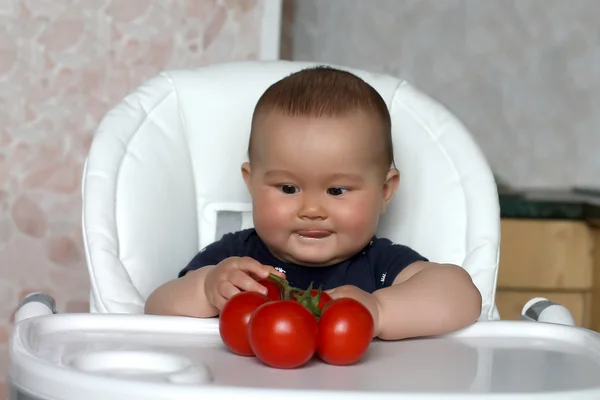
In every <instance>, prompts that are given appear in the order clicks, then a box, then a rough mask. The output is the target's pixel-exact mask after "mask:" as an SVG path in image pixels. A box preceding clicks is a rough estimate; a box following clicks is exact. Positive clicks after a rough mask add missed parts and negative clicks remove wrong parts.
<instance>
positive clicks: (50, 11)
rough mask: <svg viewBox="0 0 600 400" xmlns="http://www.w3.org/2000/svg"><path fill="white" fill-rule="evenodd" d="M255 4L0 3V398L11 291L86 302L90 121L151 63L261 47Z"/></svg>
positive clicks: (75, 305) (72, 306) (66, 306)
mask: <svg viewBox="0 0 600 400" xmlns="http://www.w3.org/2000/svg"><path fill="white" fill-rule="evenodd" d="M265 4H266V3H265V1H259V0H228V1H217V0H168V1H167V0H161V1H152V0H127V1H121V0H60V1H57V0H54V1H44V0H22V1H21V0H3V1H1V2H0V398H2V396H3V393H4V389H3V383H2V382H1V381H2V379H3V378H4V376H5V367H6V340H7V337H8V334H9V331H10V329H11V319H12V314H13V312H14V309H15V307H16V305H17V303H18V301H19V300H20V299H21V298H22V297H23V295H25V294H26V293H28V292H31V291H37V290H43V291H45V292H47V293H50V294H51V295H53V296H54V297H55V298H56V299H57V303H58V309H59V311H61V312H73V311H86V310H87V307H88V278H87V272H86V269H85V261H84V255H83V249H82V238H81V222H80V221H81V219H80V218H81V206H80V185H79V183H80V179H81V170H82V164H83V160H84V158H85V156H86V154H87V150H88V147H89V145H90V141H91V139H92V132H93V130H94V128H95V127H96V126H97V124H98V122H99V120H100V118H101V117H102V116H103V115H104V114H105V113H106V111H108V109H109V108H110V107H112V106H114V105H115V104H116V103H117V102H118V101H119V100H120V99H121V98H122V97H123V96H124V95H126V94H127V93H129V92H130V91H131V90H132V89H134V88H135V87H136V86H137V85H139V84H140V83H141V82H142V81H143V80H145V79H147V78H150V77H152V76H154V75H155V74H156V73H158V71H160V70H162V69H165V68H179V67H197V66H200V65H203V64H207V63H213V62H218V61H226V60H241V59H255V58H257V57H258V56H259V54H261V51H262V53H265V51H264V50H265V49H264V48H261V46H262V43H261V40H265V38H264V36H261V35H262V34H263V32H262V26H263V25H262V24H263V20H262V18H263V15H264V11H265ZM267 50H268V49H267Z"/></svg>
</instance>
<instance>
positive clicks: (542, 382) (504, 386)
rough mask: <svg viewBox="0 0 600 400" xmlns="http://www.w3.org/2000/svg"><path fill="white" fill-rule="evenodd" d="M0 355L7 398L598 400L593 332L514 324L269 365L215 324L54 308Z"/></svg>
mask: <svg viewBox="0 0 600 400" xmlns="http://www.w3.org/2000/svg"><path fill="white" fill-rule="evenodd" d="M10 358H11V364H10V368H9V382H10V383H11V384H12V387H13V391H12V396H13V398H15V399H53V400H72V399H73V400H75V399H76V400H81V399H85V400H100V399H101V400H106V399H111V400H112V399H114V400H118V399H127V400H132V399H133V400H135V399H144V400H154V399H177V400H185V399H196V400H197V399H233V398H243V399H245V400H249V399H256V400H258V399H260V400H269V399H278V400H280V399H300V398H302V399H311V400H319V399H327V400H333V399H336V400H337V399H340V400H341V399H344V400H346V399H347V400H352V399H370V400H371V399H373V400H375V399H391V398H394V399H405V398H418V399H420V398H427V399H453V398H478V399H479V398H482V399H483V398H486V399H487V398H494V399H505V398H506V399H508V398H510V399H521V398H522V399H525V398H528V399H531V398H536V399H542V398H543V399H564V398H566V397H574V398H577V399H579V400H582V399H599V398H600V335H599V334H597V333H595V332H592V331H588V330H585V329H581V328H574V327H568V326H562V325H555V324H545V323H536V322H525V321H522V322H521V321H495V322H479V323H477V324H475V325H473V326H471V327H469V328H467V329H464V330H462V331H460V332H457V333H454V334H451V335H447V336H443V337H435V338H426V339H415V340H403V341H395V342H384V341H378V340H375V341H373V343H372V344H371V346H370V348H369V351H368V353H367V355H366V356H365V357H364V358H363V359H362V360H361V361H360V362H359V363H357V364H355V365H352V366H346V367H336V366H331V365H326V364H324V363H323V362H321V361H318V360H314V361H311V362H310V363H309V364H307V365H305V366H304V367H301V368H299V369H294V370H278V369H273V368H270V367H267V366H265V365H263V364H262V363H261V362H260V361H259V360H257V359H256V358H250V357H240V356H237V355H234V354H232V353H230V352H229V351H228V350H227V349H226V347H225V346H224V345H223V344H222V342H221V339H220V337H219V333H218V321H217V320H216V319H206V320H201V319H193V318H184V317H158V316H145V315H125V314H122V315H119V314H112V315H109V314H58V315H49V316H41V317H34V318H30V319H26V320H23V321H21V322H19V323H18V324H17V325H16V326H15V330H14V332H13V336H12V338H11V348H10ZM242 396H243V397H242Z"/></svg>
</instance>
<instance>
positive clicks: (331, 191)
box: [327, 187, 348, 196]
mask: <svg viewBox="0 0 600 400" xmlns="http://www.w3.org/2000/svg"><path fill="white" fill-rule="evenodd" d="M346 191H348V189H346V188H341V187H332V188H329V189H327V193H328V194H330V195H331V196H341V195H343V194H344V193H346Z"/></svg>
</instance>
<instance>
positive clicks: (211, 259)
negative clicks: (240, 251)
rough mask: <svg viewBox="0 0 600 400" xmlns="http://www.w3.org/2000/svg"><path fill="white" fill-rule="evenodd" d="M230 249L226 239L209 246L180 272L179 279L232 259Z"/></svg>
mask: <svg viewBox="0 0 600 400" xmlns="http://www.w3.org/2000/svg"><path fill="white" fill-rule="evenodd" d="M228 247H229V246H227V238H226V237H223V238H222V239H221V240H218V241H216V242H214V243H211V244H209V245H208V246H206V247H205V248H203V249H202V250H200V252H198V254H196V255H195V256H194V258H192V260H191V261H190V262H189V263H188V265H187V266H186V267H185V268H184V269H182V270H181V271H180V272H179V275H178V277H179V278H181V277H183V276H185V274H187V273H188V272H190V271H195V270H197V269H200V268H202V267H206V266H207V265H217V264H218V263H220V262H221V261H223V260H224V259H226V258H229V257H231V255H230V254H231V251H230V249H229V248H228Z"/></svg>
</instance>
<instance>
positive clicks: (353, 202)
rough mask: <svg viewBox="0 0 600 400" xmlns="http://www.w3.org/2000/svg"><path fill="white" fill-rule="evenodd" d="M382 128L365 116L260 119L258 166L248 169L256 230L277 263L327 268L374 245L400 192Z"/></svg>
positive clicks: (275, 115) (256, 149)
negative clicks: (389, 206)
mask: <svg viewBox="0 0 600 400" xmlns="http://www.w3.org/2000/svg"><path fill="white" fill-rule="evenodd" d="M375 129H377V125H376V123H375V122H374V121H372V119H371V118H370V117H368V116H367V115H365V114H362V113H353V114H352V115H349V116H345V117H335V118H328V117H323V118H311V117H288V116H284V115H281V114H279V113H274V112H272V113H269V114H267V115H265V116H263V117H261V119H260V120H259V121H258V123H257V124H256V130H255V133H256V136H255V137H254V138H253V140H254V143H253V147H252V163H251V165H249V164H244V166H243V169H242V170H243V174H244V179H245V181H246V184H247V186H248V189H249V190H250V194H251V195H252V200H253V213H254V226H255V228H256V230H257V232H258V234H259V235H260V237H261V238H262V239H263V241H264V242H265V244H266V245H267V246H268V247H269V249H270V250H271V251H272V252H273V254H274V255H275V256H277V257H278V258H280V259H282V260H284V261H288V262H292V263H296V264H300V265H306V266H325V265H331V264H335V263H337V262H340V261H343V260H345V259H347V258H349V257H351V256H353V255H354V254H356V253H357V252H359V251H360V250H361V249H362V248H363V247H364V246H365V245H366V244H367V243H368V242H369V241H370V240H371V238H372V236H373V235H374V233H375V230H376V227H377V223H378V219H379V215H380V213H381V212H382V211H383V209H384V208H385V206H386V204H387V203H388V202H389V201H390V200H391V198H392V196H393V194H394V192H395V190H396V187H397V185H398V175H397V172H396V171H395V170H394V169H392V170H390V168H389V166H386V165H385V164H384V163H382V160H384V159H385V157H386V154H385V150H386V149H385V144H384V140H383V139H382V138H380V136H379V134H378V132H376V131H374V130H375Z"/></svg>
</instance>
